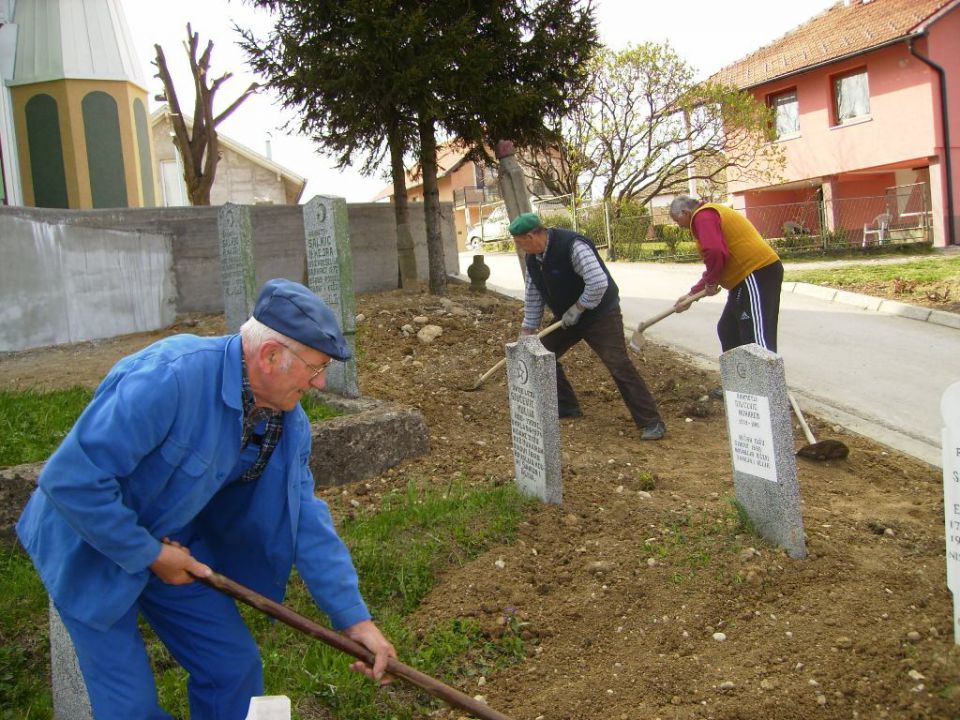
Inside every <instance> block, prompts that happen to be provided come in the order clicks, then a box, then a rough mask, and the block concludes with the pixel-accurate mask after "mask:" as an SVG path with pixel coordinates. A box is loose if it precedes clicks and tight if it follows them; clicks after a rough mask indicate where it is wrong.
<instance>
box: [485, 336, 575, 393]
mask: <svg viewBox="0 0 960 720" xmlns="http://www.w3.org/2000/svg"><path fill="white" fill-rule="evenodd" d="M562 325H563V321H562V320H557V321H556V322H555V323H554V324H553V325H548V326H547V327H545V328H544V329H543V330H541V331H540V332H538V333H537V337H538V338H542V337H543V336H544V335H549V334H550V333H552V332H553V331H554V330H556V329H557V328H559V327H561V326H562ZM506 361H507V358H506V356H504V357H502V358H500V360H498V361H497V364H496V365H494V366H493V367H492V368H490V369H489V370H487V371H486V372H485V373H484V374H483V375H481V376H480V379H479V380H477V382H476V384H475V385H474V387H475V388H478V387H480V386H481V385H483V384H484V383H485V382H486V381H487V379H488V378H489V377H490V376H491V375H493V374H494V373H495V372H496V371H497V370H499V369H500V368H502V367H503V364H504V363H505V362H506Z"/></svg>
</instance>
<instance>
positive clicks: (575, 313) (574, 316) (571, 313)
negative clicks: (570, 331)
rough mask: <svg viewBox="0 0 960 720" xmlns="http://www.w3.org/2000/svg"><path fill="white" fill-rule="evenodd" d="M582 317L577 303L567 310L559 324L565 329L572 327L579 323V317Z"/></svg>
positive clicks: (581, 309) (581, 311)
mask: <svg viewBox="0 0 960 720" xmlns="http://www.w3.org/2000/svg"><path fill="white" fill-rule="evenodd" d="M581 315H583V308H581V307H580V306H579V305H577V303H574V304H573V305H571V306H570V307H568V308H567V311H566V312H565V313H564V314H563V317H562V318H561V322H562V323H563V326H564V327H565V328H568V327H573V326H574V325H576V324H577V323H578V322H580V316H581Z"/></svg>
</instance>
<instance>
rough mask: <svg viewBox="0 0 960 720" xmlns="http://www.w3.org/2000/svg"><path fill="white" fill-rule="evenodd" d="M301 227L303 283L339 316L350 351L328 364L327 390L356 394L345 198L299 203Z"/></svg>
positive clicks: (355, 324) (354, 347) (354, 341)
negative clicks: (304, 259) (343, 358)
mask: <svg viewBox="0 0 960 720" xmlns="http://www.w3.org/2000/svg"><path fill="white" fill-rule="evenodd" d="M303 230H304V236H305V238H306V251H307V287H309V288H310V289H311V290H312V291H313V292H315V293H316V294H317V295H319V296H320V298H321V299H322V300H323V301H324V302H325V303H326V304H327V305H329V306H330V308H331V309H332V310H333V312H334V314H335V315H336V316H337V318H338V319H339V320H340V329H341V330H342V331H343V336H344V338H345V339H346V341H347V345H348V346H349V347H350V352H351V354H352V355H353V357H351V358H350V360H348V361H347V362H345V363H333V364H332V365H330V367H329V369H328V370H327V386H326V387H327V390H328V391H330V392H334V393H338V394H339V395H344V396H346V397H353V398H355V397H360V388H359V386H358V384H357V359H356V347H357V341H356V335H357V318H356V311H355V303H354V298H353V259H352V256H351V254H350V229H349V226H348V224H347V201H346V200H344V199H343V198H338V197H329V196H325V195H318V196H316V197H314V198H312V199H311V200H310V201H309V202H308V203H307V204H306V205H304V206H303Z"/></svg>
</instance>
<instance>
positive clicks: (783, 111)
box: [767, 88, 800, 138]
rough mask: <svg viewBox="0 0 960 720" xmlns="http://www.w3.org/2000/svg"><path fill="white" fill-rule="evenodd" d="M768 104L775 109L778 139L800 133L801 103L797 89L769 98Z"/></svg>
mask: <svg viewBox="0 0 960 720" xmlns="http://www.w3.org/2000/svg"><path fill="white" fill-rule="evenodd" d="M767 104H769V105H770V107H771V108H773V121H774V129H775V130H776V131H777V137H778V138H783V137H790V136H792V135H798V134H799V133H800V103H798V102H797V89H796V88H793V89H791V90H785V91H784V92H779V93H776V94H774V95H771V96H770V97H769V98H767Z"/></svg>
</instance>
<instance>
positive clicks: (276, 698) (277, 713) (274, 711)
mask: <svg viewBox="0 0 960 720" xmlns="http://www.w3.org/2000/svg"><path fill="white" fill-rule="evenodd" d="M245 720H290V698H288V697H287V696H286V695H261V696H258V697H252V698H250V709H249V710H247V717H246V719H245Z"/></svg>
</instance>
